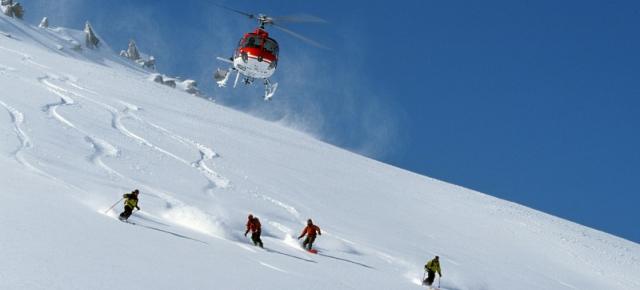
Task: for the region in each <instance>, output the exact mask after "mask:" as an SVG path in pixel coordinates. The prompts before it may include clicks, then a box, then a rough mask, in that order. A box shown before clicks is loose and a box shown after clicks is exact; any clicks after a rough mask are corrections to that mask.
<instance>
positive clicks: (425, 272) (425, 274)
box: [422, 271, 427, 285]
mask: <svg viewBox="0 0 640 290" xmlns="http://www.w3.org/2000/svg"><path fill="white" fill-rule="evenodd" d="M425 276H427V271H424V273H422V285H424V277H425Z"/></svg>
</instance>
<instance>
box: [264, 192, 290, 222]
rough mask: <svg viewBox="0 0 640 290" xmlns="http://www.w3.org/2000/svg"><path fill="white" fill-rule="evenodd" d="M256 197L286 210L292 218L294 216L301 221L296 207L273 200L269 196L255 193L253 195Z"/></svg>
mask: <svg viewBox="0 0 640 290" xmlns="http://www.w3.org/2000/svg"><path fill="white" fill-rule="evenodd" d="M253 195H254V196H255V197H258V198H261V199H263V200H265V201H268V202H271V203H273V204H274V205H276V206H277V207H280V208H282V209H284V210H285V211H286V212H287V213H289V214H291V215H292V216H294V217H295V218H296V219H300V213H299V212H298V211H297V210H296V208H295V207H293V206H290V205H288V204H286V203H284V202H281V201H279V200H277V199H275V198H272V197H270V196H268V195H265V194H259V193H254V194H253Z"/></svg>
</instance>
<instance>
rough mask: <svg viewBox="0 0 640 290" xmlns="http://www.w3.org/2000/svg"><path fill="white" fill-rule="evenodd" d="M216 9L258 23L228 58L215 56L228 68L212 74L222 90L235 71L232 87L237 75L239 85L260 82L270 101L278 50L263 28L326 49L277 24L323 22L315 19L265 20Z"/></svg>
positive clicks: (303, 16)
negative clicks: (282, 32)
mask: <svg viewBox="0 0 640 290" xmlns="http://www.w3.org/2000/svg"><path fill="white" fill-rule="evenodd" d="M217 6H220V7H222V8H224V9H227V10H231V11H233V12H236V13H238V14H242V15H244V16H247V17H249V19H255V20H257V21H258V23H260V26H259V27H258V28H256V29H255V30H254V31H253V32H249V33H246V34H245V35H244V36H243V37H242V39H240V42H239V43H238V46H237V48H236V49H235V51H234V52H233V56H232V57H230V58H223V57H217V59H218V60H220V61H223V62H226V63H228V64H231V67H229V68H228V69H226V70H221V69H217V70H216V72H215V73H214V75H213V78H214V79H215V80H216V83H217V84H218V87H225V86H226V85H227V81H228V80H229V76H230V75H231V74H232V72H234V71H235V72H236V78H235V81H234V83H233V87H234V88H235V87H236V85H237V84H238V80H239V79H240V75H242V78H243V82H244V83H245V84H246V85H249V84H251V83H253V81H254V80H256V79H259V80H263V82H264V87H265V90H264V99H265V100H267V101H268V100H270V99H271V97H273V95H274V94H275V92H276V89H277V88H278V83H271V81H270V80H269V77H271V75H273V73H274V72H275V70H276V67H277V66H278V53H279V50H280V48H279V46H278V42H277V41H276V40H275V39H273V38H271V37H269V33H268V32H267V31H266V30H265V26H266V25H271V26H273V27H276V28H278V29H280V30H282V31H284V32H286V33H288V34H291V35H292V36H294V37H296V38H299V39H301V40H303V41H305V42H307V43H309V44H312V45H314V46H317V47H321V48H326V47H325V46H323V45H322V44H320V43H317V42H315V41H313V40H311V39H309V38H306V37H304V36H302V35H300V34H298V33H295V32H293V31H291V30H289V29H287V28H284V27H283V26H282V25H280V24H281V23H302V22H307V23H323V22H325V21H324V20H322V19H320V18H318V17H315V16H311V15H306V14H301V15H291V16H281V17H269V16H267V15H264V14H258V15H255V14H251V13H247V12H243V11H240V10H236V9H233V8H229V7H226V6H222V5H217Z"/></svg>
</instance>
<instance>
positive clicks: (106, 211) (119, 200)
mask: <svg viewBox="0 0 640 290" xmlns="http://www.w3.org/2000/svg"><path fill="white" fill-rule="evenodd" d="M123 199H124V197H123V198H121V199H118V201H116V203H114V204H113V205H112V206H111V207H110V208H108V209H107V210H105V211H104V213H105V214H106V213H108V212H109V211H110V210H112V209H113V208H114V207H115V206H116V205H117V204H118V203H120V202H121V201H122V200H123Z"/></svg>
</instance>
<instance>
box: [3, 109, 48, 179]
mask: <svg viewBox="0 0 640 290" xmlns="http://www.w3.org/2000/svg"><path fill="white" fill-rule="evenodd" d="M0 105H2V106H3V107H4V108H5V109H6V110H7V111H8V112H9V114H10V115H11V121H12V122H13V131H14V132H15V133H16V135H17V137H18V140H20V147H18V148H17V149H16V150H15V151H13V152H12V153H11V154H12V155H13V156H15V158H16V160H17V161H18V162H20V164H22V165H23V166H25V167H27V168H29V169H30V170H32V171H35V172H38V173H40V174H44V172H42V171H41V170H40V169H38V168H36V167H35V166H33V165H31V163H29V162H28V161H27V160H26V159H25V158H24V157H23V156H22V154H23V152H24V151H25V150H28V149H30V148H32V147H33V145H32V144H31V139H30V138H29V136H28V135H27V134H26V133H25V132H24V130H23V129H22V125H23V123H24V115H23V114H22V112H20V111H18V110H16V109H15V108H13V107H11V106H9V105H7V104H6V103H5V102H3V101H0ZM45 175H46V174H45Z"/></svg>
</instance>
